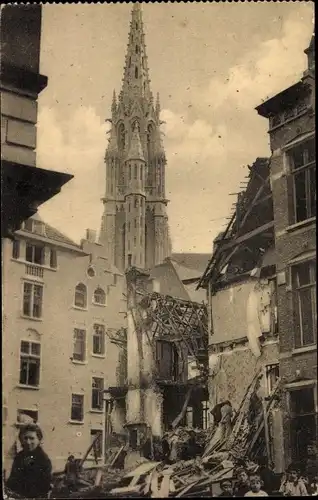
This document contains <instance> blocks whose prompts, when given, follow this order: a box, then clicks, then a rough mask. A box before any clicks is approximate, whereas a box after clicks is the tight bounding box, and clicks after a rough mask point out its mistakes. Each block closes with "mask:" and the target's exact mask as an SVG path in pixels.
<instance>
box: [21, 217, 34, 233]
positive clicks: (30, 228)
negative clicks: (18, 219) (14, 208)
mask: <svg viewBox="0 0 318 500" xmlns="http://www.w3.org/2000/svg"><path fill="white" fill-rule="evenodd" d="M23 229H24V230H25V231H30V233H32V231H33V219H27V220H26V221H25V222H24V225H23Z"/></svg>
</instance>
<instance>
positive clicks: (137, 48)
mask: <svg viewBox="0 0 318 500" xmlns="http://www.w3.org/2000/svg"><path fill="white" fill-rule="evenodd" d="M138 52H139V46H138V45H136V54H138Z"/></svg>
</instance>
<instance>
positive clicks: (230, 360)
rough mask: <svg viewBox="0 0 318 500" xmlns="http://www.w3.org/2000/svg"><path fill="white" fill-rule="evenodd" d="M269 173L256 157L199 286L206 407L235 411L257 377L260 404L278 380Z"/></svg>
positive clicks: (267, 165)
mask: <svg viewBox="0 0 318 500" xmlns="http://www.w3.org/2000/svg"><path fill="white" fill-rule="evenodd" d="M269 172H270V162H269V159H267V158H257V159H256V161H255V162H254V163H253V165H252V166H250V167H249V174H248V179H247V186H246V189H245V190H244V191H243V192H241V193H239V194H238V196H237V202H236V203H235V209H234V211H233V214H232V216H231V219H230V221H229V223H228V225H227V227H226V229H225V231H224V232H223V233H221V234H220V235H219V236H218V237H217V238H216V239H215V241H214V251H213V255H212V258H211V260H210V262H209V265H208V267H207V269H206V271H205V273H204V274H203V276H202V278H201V281H200V284H199V286H200V287H203V288H205V289H206V290H207V293H208V310H209V395H210V406H211V408H213V407H215V405H217V404H220V403H222V402H224V401H226V400H229V401H230V402H231V404H232V407H233V409H234V411H237V410H238V409H239V407H240V405H241V401H242V399H243V398H244V395H245V393H246V390H247V388H248V386H249V385H250V384H251V383H252V381H253V379H254V378H255V375H256V374H257V373H259V375H260V387H259V397H260V400H261V399H263V398H265V397H268V396H270V395H271V393H272V391H273V390H274V388H275V386H276V384H277V380H278V377H279V364H278V362H279V360H278V331H279V327H278V314H277V282H276V256H275V241H274V220H273V200H272V193H271V187H270V181H269ZM276 435H277V433H276ZM264 444H265V443H264ZM259 452H260V454H263V453H264V450H263V449H260V450H259ZM272 453H275V451H274V450H273V451H272Z"/></svg>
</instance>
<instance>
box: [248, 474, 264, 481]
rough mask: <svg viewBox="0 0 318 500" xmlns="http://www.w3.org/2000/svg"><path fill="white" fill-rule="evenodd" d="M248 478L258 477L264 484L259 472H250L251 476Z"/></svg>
mask: <svg viewBox="0 0 318 500" xmlns="http://www.w3.org/2000/svg"><path fill="white" fill-rule="evenodd" d="M248 477H249V478H251V477H257V479H259V480H260V481H261V482H262V480H261V476H260V474H259V472H250V473H249V475H248Z"/></svg>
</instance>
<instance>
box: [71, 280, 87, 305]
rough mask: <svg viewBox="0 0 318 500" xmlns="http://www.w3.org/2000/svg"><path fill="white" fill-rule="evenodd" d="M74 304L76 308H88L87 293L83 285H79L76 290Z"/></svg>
mask: <svg viewBox="0 0 318 500" xmlns="http://www.w3.org/2000/svg"><path fill="white" fill-rule="evenodd" d="M74 304H75V306H76V307H81V308H82V309H85V308H86V306H87V291H86V286H85V285H84V284H83V283H79V284H78V285H77V287H76V288H75V301H74Z"/></svg>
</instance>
